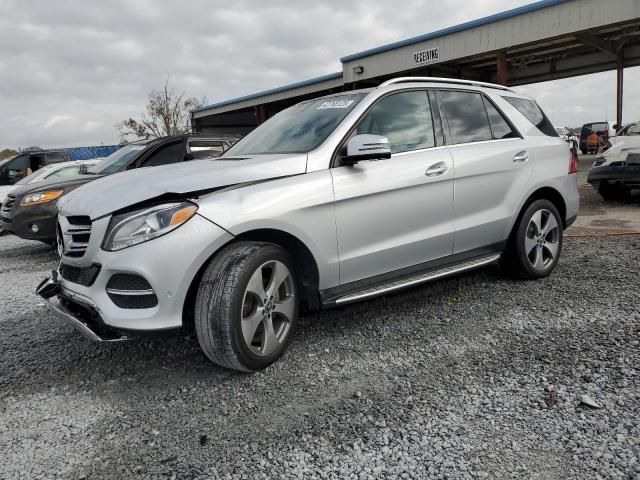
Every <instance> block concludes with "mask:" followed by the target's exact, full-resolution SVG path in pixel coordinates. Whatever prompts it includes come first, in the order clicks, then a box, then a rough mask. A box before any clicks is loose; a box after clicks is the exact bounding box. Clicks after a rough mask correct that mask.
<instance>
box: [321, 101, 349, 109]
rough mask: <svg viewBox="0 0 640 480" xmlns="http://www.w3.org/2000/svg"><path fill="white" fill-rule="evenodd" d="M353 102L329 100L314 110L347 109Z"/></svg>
mask: <svg viewBox="0 0 640 480" xmlns="http://www.w3.org/2000/svg"><path fill="white" fill-rule="evenodd" d="M352 103H353V100H330V101H328V102H322V103H321V104H320V106H319V107H318V108H317V109H316V110H324V109H326V108H349V106H350V105H351V104H352Z"/></svg>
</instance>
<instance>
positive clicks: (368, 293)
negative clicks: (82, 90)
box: [335, 253, 500, 304]
mask: <svg viewBox="0 0 640 480" xmlns="http://www.w3.org/2000/svg"><path fill="white" fill-rule="evenodd" d="M499 259H500V254H499V253H497V254H494V255H489V256H486V257H481V258H476V259H474V260H468V261H466V262H463V263H458V264H455V265H451V266H449V267H444V268H439V269H437V270H431V271H430V272H427V273H421V274H419V275H413V276H410V277H407V278H403V279H401V280H396V281H394V282H391V283H386V284H383V285H378V286H375V287H371V288H367V289H366V290H361V291H359V292H356V293H350V294H348V295H344V296H342V297H340V298H338V299H337V300H336V301H335V303H336V304H342V303H348V302H355V301H357V300H364V299H365V298H371V297H376V296H378V295H382V294H385V293H388V292H393V291H395V290H400V289H402V288H407V287H411V286H413V285H419V284H421V283H425V282H428V281H430V280H435V279H437V278H442V277H448V276H449V275H455V274H456V273H461V272H466V271H467V270H473V269H474V268H478V267H482V266H484V265H489V264H490V263H494V262H496V261H497V260H499Z"/></svg>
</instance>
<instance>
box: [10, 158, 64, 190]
mask: <svg viewBox="0 0 640 480" xmlns="http://www.w3.org/2000/svg"><path fill="white" fill-rule="evenodd" d="M69 160H70V159H69V155H67V153H66V152H60V151H55V150H37V151H33V152H24V153H20V154H18V155H16V156H14V157H10V158H5V159H4V160H0V185H13V184H14V183H16V182H18V181H20V180H22V179H23V178H24V177H26V176H27V175H29V174H31V173H33V172H35V171H36V170H38V169H40V168H41V167H44V166H45V165H51V164H52V163H60V162H68V161H69Z"/></svg>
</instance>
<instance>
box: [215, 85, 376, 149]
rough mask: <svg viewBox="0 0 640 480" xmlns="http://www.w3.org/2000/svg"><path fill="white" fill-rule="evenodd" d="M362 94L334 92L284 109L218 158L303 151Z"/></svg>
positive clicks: (321, 137) (326, 133) (324, 136)
mask: <svg viewBox="0 0 640 480" xmlns="http://www.w3.org/2000/svg"><path fill="white" fill-rule="evenodd" d="M365 95H366V94H365V93H358V94H352V95H337V96H334V97H325V98H319V99H317V100H310V101H308V102H303V103H299V104H297V105H294V106H293V107H290V108H287V109H286V110H283V111H282V112H280V113H278V114H277V115H275V116H274V117H272V118H270V119H269V120H268V121H267V122H265V123H263V124H262V125H260V126H259V127H258V128H256V129H255V130H254V131H253V132H251V133H250V134H249V135H247V136H246V137H244V138H243V139H242V140H240V141H239V142H238V143H236V144H235V145H234V146H233V147H231V148H230V149H229V150H228V151H227V152H226V153H225V154H224V155H223V156H222V157H220V158H227V157H232V156H240V155H259V154H276V153H307V152H309V151H311V150H313V149H314V148H316V147H318V146H320V144H321V143H322V142H324V141H325V140H326V139H327V137H328V136H329V135H330V134H331V132H333V130H335V128H336V127H337V126H338V125H339V124H340V122H342V120H344V118H345V117H346V116H347V114H348V113H349V112H351V110H353V108H354V107H355V106H356V105H357V104H358V103H359V102H360V100H362V99H363V98H364V97H365Z"/></svg>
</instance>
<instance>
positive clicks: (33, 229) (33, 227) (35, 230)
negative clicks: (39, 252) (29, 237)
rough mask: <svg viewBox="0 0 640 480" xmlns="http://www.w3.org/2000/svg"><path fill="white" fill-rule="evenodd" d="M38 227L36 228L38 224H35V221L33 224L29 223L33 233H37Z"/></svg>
mask: <svg viewBox="0 0 640 480" xmlns="http://www.w3.org/2000/svg"><path fill="white" fill-rule="evenodd" d="M39 230H40V229H39V228H38V225H36V224H35V223H34V224H33V225H31V231H32V232H33V233H38V231H39Z"/></svg>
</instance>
